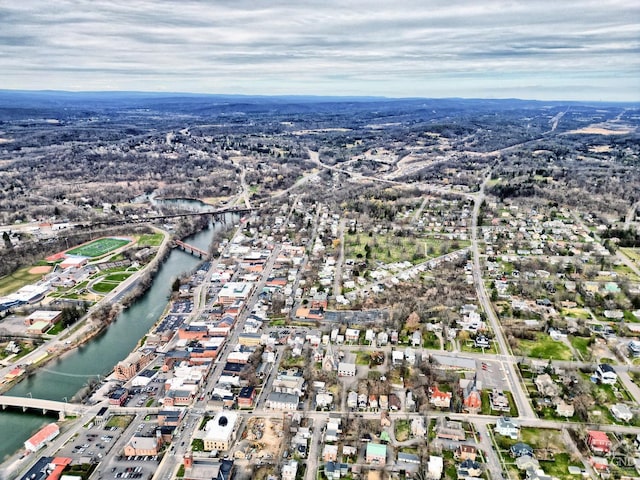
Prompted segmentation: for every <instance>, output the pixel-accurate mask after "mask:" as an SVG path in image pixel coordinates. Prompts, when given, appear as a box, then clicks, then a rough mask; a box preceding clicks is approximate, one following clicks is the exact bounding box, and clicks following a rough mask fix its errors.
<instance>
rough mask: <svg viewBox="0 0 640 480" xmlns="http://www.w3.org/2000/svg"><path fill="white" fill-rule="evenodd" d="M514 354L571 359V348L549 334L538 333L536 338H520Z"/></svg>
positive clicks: (552, 358)
mask: <svg viewBox="0 0 640 480" xmlns="http://www.w3.org/2000/svg"><path fill="white" fill-rule="evenodd" d="M514 354H516V355H523V356H527V357H532V358H545V359H551V360H571V358H572V357H573V355H572V353H571V349H570V348H569V347H568V346H567V345H565V344H564V343H562V342H559V341H555V340H553V339H552V338H551V337H550V336H549V335H546V334H544V333H538V334H537V335H536V339H535V340H522V339H519V340H518V348H517V350H514Z"/></svg>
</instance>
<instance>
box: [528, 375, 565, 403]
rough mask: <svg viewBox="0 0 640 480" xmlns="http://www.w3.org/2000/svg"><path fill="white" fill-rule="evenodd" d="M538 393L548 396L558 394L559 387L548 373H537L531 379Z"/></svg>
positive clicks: (551, 396)
mask: <svg viewBox="0 0 640 480" xmlns="http://www.w3.org/2000/svg"><path fill="white" fill-rule="evenodd" d="M533 383H535V384H536V388H537V389H538V392H540V395H542V396H544V397H549V398H555V397H557V396H558V395H559V394H560V387H559V386H558V385H557V384H556V383H555V382H554V381H553V379H552V378H551V376H550V375H549V374H548V373H544V374H542V375H538V376H537V377H536V379H535V380H534V381H533Z"/></svg>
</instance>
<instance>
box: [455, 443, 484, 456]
mask: <svg viewBox="0 0 640 480" xmlns="http://www.w3.org/2000/svg"><path fill="white" fill-rule="evenodd" d="M453 456H454V457H455V458H456V459H457V460H467V459H470V460H475V459H476V457H477V456H478V449H477V448H476V447H474V446H473V445H458V448H456V451H455V452H454V454H453Z"/></svg>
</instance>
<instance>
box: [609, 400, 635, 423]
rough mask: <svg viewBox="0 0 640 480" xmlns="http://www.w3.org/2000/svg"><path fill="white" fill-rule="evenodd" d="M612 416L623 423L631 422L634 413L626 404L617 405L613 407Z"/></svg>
mask: <svg viewBox="0 0 640 480" xmlns="http://www.w3.org/2000/svg"><path fill="white" fill-rule="evenodd" d="M611 414H612V415H613V416H614V417H615V418H616V419H617V420H620V421H622V422H630V421H631V419H632V418H633V412H632V411H631V410H630V409H629V407H627V406H626V405H625V404H624V403H616V404H615V405H613V406H612V407H611Z"/></svg>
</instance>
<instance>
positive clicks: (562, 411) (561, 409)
mask: <svg viewBox="0 0 640 480" xmlns="http://www.w3.org/2000/svg"><path fill="white" fill-rule="evenodd" d="M574 413H575V408H574V406H573V405H572V404H570V403H565V401H564V400H560V401H559V402H558V403H557V404H556V415H558V416H559V417H566V418H569V417H573V414H574Z"/></svg>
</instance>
